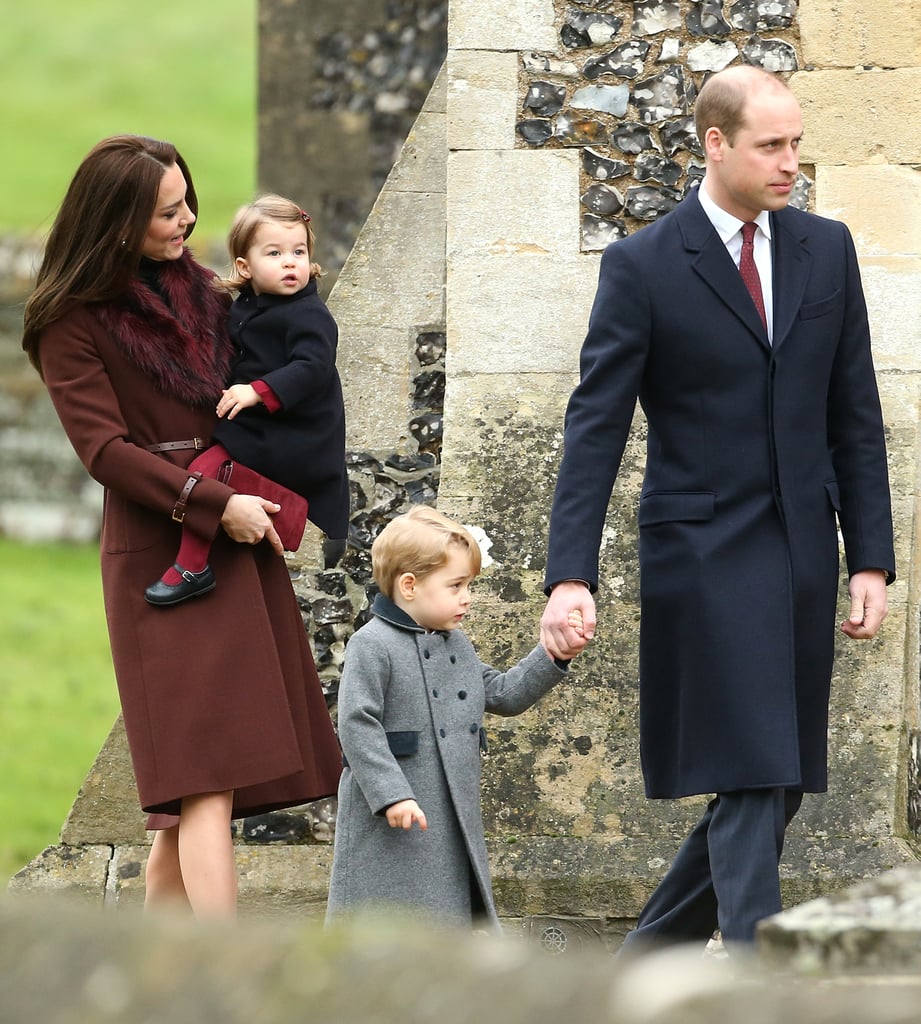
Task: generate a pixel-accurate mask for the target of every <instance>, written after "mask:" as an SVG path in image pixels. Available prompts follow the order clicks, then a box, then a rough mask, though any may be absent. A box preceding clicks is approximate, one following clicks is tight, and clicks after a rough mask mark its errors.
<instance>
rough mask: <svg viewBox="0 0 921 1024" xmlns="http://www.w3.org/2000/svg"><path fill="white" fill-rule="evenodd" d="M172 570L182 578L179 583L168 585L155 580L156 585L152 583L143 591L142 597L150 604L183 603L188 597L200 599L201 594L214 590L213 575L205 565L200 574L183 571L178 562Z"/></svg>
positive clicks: (209, 567) (208, 566)
mask: <svg viewBox="0 0 921 1024" xmlns="http://www.w3.org/2000/svg"><path fill="white" fill-rule="evenodd" d="M173 568H174V569H175V570H176V572H178V573H179V575H180V576H181V577H182V580H181V582H179V583H174V584H170V583H164V582H163V580H157V582H156V583H152V584H151V585H150V586H149V587H148V588H147V589H146V590H145V591H144V597H145V599H146V600H147V601H148V602H149V603H150V604H156V605H170V604H179V602H180V601H185V600H187V599H188V598H190V597H200V596H201V595H202V594H207V593H208V592H209V591H211V590H214V573H213V572H212V571H211V566H210V565H206V566H205V567H204V569H202V571H201V572H189V570H188V569H183V568H182V566H181V565H180V564H179V563H178V562H176V564H175V565H174V566H173Z"/></svg>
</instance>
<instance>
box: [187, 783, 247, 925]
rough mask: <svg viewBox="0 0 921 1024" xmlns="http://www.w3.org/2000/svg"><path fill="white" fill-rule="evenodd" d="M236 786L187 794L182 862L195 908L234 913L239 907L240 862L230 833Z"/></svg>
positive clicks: (201, 911) (205, 912)
mask: <svg viewBox="0 0 921 1024" xmlns="http://www.w3.org/2000/svg"><path fill="white" fill-rule="evenodd" d="M232 811H233V790H229V791H228V792H226V793H203V794H201V795H199V796H187V797H185V798H184V799H183V801H182V811H181V813H180V816H179V829H178V832H179V841H178V847H179V864H180V868H181V871H182V882H183V885H184V887H185V892H186V895H187V896H188V900H189V904H190V906H191V907H192V910H193V912H194V913H195V914H196V915H198V916H199V917H232V916H233V915H234V914H235V913H236V909H237V866H236V862H235V860H234V854H233V838H232V836H231V834H230V818H231V812H232Z"/></svg>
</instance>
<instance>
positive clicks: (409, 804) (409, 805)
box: [385, 800, 428, 832]
mask: <svg viewBox="0 0 921 1024" xmlns="http://www.w3.org/2000/svg"><path fill="white" fill-rule="evenodd" d="M385 813H386V815H387V824H388V825H389V826H390V827H391V828H412V827H413V823H414V822H415V823H416V824H418V826H419V828H421V829H422V831H423V832H424V831H425V830H426V829H427V828H428V822H426V820H425V815H424V814H423V813H422V808H421V807H420V806H419V805H418V804H417V803H416V801H415V800H398V801H397V802H396V803H395V804H391V805H390V806H389V807H388V808H387V810H386V812H385Z"/></svg>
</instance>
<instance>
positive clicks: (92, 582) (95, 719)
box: [0, 540, 118, 887]
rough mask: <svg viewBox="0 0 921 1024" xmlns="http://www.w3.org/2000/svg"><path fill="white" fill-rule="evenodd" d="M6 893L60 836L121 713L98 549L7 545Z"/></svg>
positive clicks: (0, 881) (3, 628) (3, 592)
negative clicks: (21, 872) (9, 882)
mask: <svg viewBox="0 0 921 1024" xmlns="http://www.w3.org/2000/svg"><path fill="white" fill-rule="evenodd" d="M0 565H2V567H3V569H2V572H0V736H2V741H0V822H2V829H0V887H2V886H3V885H4V884H5V882H6V880H7V879H8V878H9V876H10V875H12V874H13V873H14V872H16V871H18V870H19V869H20V868H21V867H23V866H24V865H25V864H26V863H28V861H29V860H31V858H32V857H34V856H35V855H36V854H38V853H40V852H41V851H42V850H43V849H44V848H45V847H46V846H49V845H51V844H53V843H55V842H57V838H58V833H59V832H60V828H61V825H62V824H63V822H64V818H65V817H66V815H67V812H68V811H69V810H70V807H71V804H72V803H73V800H74V797H75V796H76V794H77V790H78V789H79V788H80V784H81V783H82V782H83V779H84V777H85V776H86V773H87V771H88V770H89V768H90V767H91V765H92V763H93V759H94V758H95V756H96V754H97V752H98V751H99V748H100V747H101V746H102V743H103V740H105V738H106V735H107V734H108V731H109V729H110V728H111V725H112V722H113V721H114V720H115V716H116V715H117V714H118V696H117V693H116V690H115V679H114V676H113V673H112V665H111V661H110V658H109V643H108V637H107V635H106V628H105V618H104V616H103V610H102V587H101V584H100V580H99V555H98V552H97V549H96V547H95V546H93V547H82V546H67V545H21V544H16V543H13V542H11V541H6V540H0Z"/></svg>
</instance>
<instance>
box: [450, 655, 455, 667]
mask: <svg viewBox="0 0 921 1024" xmlns="http://www.w3.org/2000/svg"><path fill="white" fill-rule="evenodd" d="M450 660H451V664H452V665H456V664H457V657H456V656H455V655H453V654H452V655H451V659H450Z"/></svg>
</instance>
